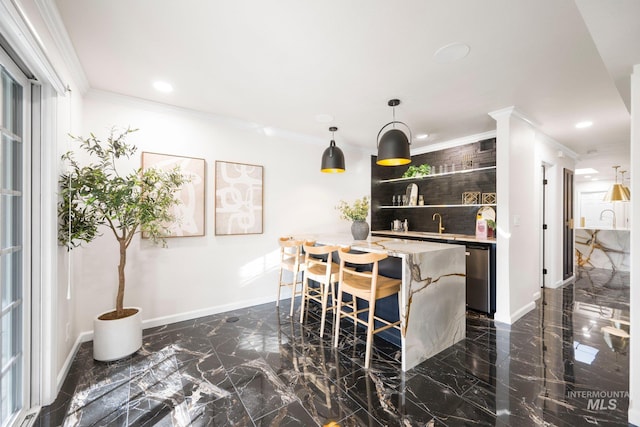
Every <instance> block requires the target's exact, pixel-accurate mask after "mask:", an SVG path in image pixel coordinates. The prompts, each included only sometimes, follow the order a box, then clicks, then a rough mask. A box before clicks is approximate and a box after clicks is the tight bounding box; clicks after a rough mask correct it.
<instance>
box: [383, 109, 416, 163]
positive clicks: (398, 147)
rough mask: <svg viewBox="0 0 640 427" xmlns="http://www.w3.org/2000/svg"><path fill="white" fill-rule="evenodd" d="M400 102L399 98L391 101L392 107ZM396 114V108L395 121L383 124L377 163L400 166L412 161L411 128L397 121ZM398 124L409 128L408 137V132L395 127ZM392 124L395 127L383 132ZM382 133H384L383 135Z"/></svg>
mask: <svg viewBox="0 0 640 427" xmlns="http://www.w3.org/2000/svg"><path fill="white" fill-rule="evenodd" d="M398 104H400V101H399V100H397V99H392V100H390V101H389V106H390V107H395V106H396V105H398ZM395 116H396V114H395V108H394V110H393V121H392V122H389V123H387V124H386V125H384V126H382V129H380V132H378V137H377V138H376V139H377V144H378V159H377V160H376V163H377V164H379V165H380V166H399V165H406V164H407V163H411V151H410V148H409V146H410V145H411V129H410V128H409V126H407V125H406V124H405V123H403V122H399V121H397V120H396V119H395V118H396V117H395ZM397 124H398V125H402V126H404V127H406V128H407V130H408V131H409V137H408V138H407V134H406V133H404V132H403V131H401V130H400V129H396V128H395V125H397ZM390 125H393V128H392V129H389V130H388V131H386V132H385V133H384V134H382V132H383V131H384V130H385V128H386V127H387V126H390ZM380 134H382V137H381V136H380Z"/></svg>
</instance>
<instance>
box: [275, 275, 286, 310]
mask: <svg viewBox="0 0 640 427" xmlns="http://www.w3.org/2000/svg"><path fill="white" fill-rule="evenodd" d="M282 270H284V269H283V268H282V267H280V278H279V279H278V297H277V298H276V307H280V289H282V274H283V271H282Z"/></svg>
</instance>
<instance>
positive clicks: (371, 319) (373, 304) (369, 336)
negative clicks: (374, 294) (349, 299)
mask: <svg viewBox="0 0 640 427" xmlns="http://www.w3.org/2000/svg"><path fill="white" fill-rule="evenodd" d="M375 311H376V300H375V298H371V299H370V300H369V319H368V321H367V351H366V353H365V355H364V368H365V369H369V363H370V359H371V344H372V343H373V329H374V328H375V320H374V317H373V316H374V314H375Z"/></svg>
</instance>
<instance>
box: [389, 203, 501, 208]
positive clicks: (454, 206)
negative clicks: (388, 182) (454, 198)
mask: <svg viewBox="0 0 640 427" xmlns="http://www.w3.org/2000/svg"><path fill="white" fill-rule="evenodd" d="M474 206H475V207H482V206H497V205H496V204H495V203H493V204H468V205H463V204H457V205H422V206H380V209H415V208H465V207H467V208H468V207H474Z"/></svg>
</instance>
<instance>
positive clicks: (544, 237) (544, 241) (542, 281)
mask: <svg viewBox="0 0 640 427" xmlns="http://www.w3.org/2000/svg"><path fill="white" fill-rule="evenodd" d="M541 169H542V170H541V172H542V182H541V184H542V189H541V193H542V208H541V209H542V212H541V213H540V216H541V218H542V221H541V222H542V224H541V229H542V232H541V245H540V247H541V253H540V259H541V261H542V262H541V264H542V271H541V272H540V273H541V274H540V287H541V288H544V287H545V286H547V272H548V270H547V228H548V226H547V186H548V185H547V184H548V181H547V166H546V165H545V164H544V163H543V164H542V166H541Z"/></svg>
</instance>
